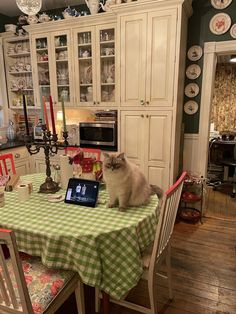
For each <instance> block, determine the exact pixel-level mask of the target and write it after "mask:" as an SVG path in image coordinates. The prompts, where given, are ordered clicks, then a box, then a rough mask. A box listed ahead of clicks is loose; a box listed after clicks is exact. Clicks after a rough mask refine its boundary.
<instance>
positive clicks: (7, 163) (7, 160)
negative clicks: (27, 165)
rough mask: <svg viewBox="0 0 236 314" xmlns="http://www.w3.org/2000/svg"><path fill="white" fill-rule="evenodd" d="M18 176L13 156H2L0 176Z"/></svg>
mask: <svg viewBox="0 0 236 314" xmlns="http://www.w3.org/2000/svg"><path fill="white" fill-rule="evenodd" d="M8 174H16V168H15V163H14V158H13V155H12V154H3V155H0V175H1V176H2V175H8Z"/></svg>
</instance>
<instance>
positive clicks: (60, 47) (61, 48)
mask: <svg viewBox="0 0 236 314" xmlns="http://www.w3.org/2000/svg"><path fill="white" fill-rule="evenodd" d="M67 48H68V47H67V46H56V47H55V49H56V50H65V49H67Z"/></svg>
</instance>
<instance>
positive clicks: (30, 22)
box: [27, 15, 39, 24]
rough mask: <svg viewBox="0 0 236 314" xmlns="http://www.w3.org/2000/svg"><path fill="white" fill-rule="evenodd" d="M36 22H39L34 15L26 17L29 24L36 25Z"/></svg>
mask: <svg viewBox="0 0 236 314" xmlns="http://www.w3.org/2000/svg"><path fill="white" fill-rule="evenodd" d="M38 21H39V19H38V18H37V16H36V15H28V17H27V22H28V23H29V24H37V23H38Z"/></svg>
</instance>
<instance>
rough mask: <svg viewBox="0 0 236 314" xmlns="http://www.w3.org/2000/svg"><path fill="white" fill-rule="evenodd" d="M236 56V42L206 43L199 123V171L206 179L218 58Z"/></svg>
mask: <svg viewBox="0 0 236 314" xmlns="http://www.w3.org/2000/svg"><path fill="white" fill-rule="evenodd" d="M231 53H232V54H236V41H235V40H229V41H221V42H206V43H205V44H204V62H203V76H202V96H201V106H200V121H199V143H198V148H199V149H198V162H199V165H198V169H199V172H200V175H202V176H203V177H204V178H205V177H206V175H207V161H208V146H209V132H210V117H211V104H212V98H213V91H214V83H215V72H216V64H217V56H218V55H225V54H231Z"/></svg>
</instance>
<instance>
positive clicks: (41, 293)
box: [7, 253, 75, 314]
mask: <svg viewBox="0 0 236 314" xmlns="http://www.w3.org/2000/svg"><path fill="white" fill-rule="evenodd" d="M20 258H21V261H22V267H23V271H24V275H25V281H26V284H27V288H28V291H29V296H30V299H31V303H32V307H33V311H34V313H35V314H41V313H43V312H44V311H45V310H46V309H47V307H48V306H49V304H50V303H51V302H52V301H53V299H54V298H55V297H56V295H57V294H58V293H59V292H60V290H61V289H62V288H63V287H64V286H65V284H66V283H67V282H68V281H69V280H70V279H71V278H72V277H73V276H74V275H75V273H74V272H72V271H66V270H55V269H50V268H47V267H46V266H44V265H43V264H42V262H41V259H40V258H39V257H32V256H30V255H27V254H24V253H20ZM7 264H8V265H7V266H8V269H9V272H10V274H12V265H11V262H10V260H7ZM11 277H12V280H13V286H14V288H16V282H14V275H13V276H11Z"/></svg>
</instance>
